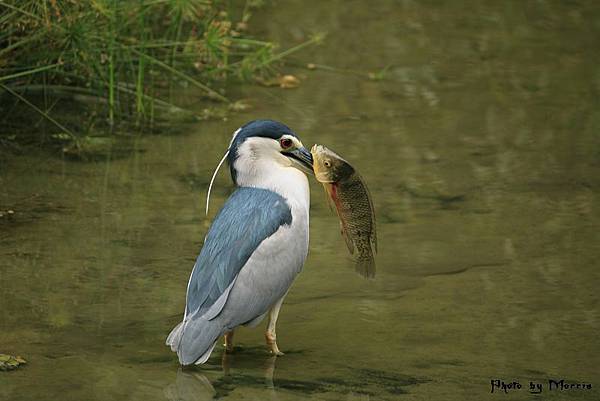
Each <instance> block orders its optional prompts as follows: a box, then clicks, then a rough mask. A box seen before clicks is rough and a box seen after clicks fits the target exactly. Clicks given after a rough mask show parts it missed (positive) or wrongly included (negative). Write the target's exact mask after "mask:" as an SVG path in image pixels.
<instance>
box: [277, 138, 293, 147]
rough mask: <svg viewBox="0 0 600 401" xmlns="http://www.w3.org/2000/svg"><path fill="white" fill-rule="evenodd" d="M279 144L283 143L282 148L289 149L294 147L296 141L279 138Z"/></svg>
mask: <svg viewBox="0 0 600 401" xmlns="http://www.w3.org/2000/svg"><path fill="white" fill-rule="evenodd" d="M279 144H280V145H281V148H282V149H287V148H291V147H292V145H293V144H294V141H292V140H291V139H290V138H281V139H280V140H279Z"/></svg>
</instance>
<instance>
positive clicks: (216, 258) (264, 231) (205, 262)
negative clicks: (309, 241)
mask: <svg viewBox="0 0 600 401" xmlns="http://www.w3.org/2000/svg"><path fill="white" fill-rule="evenodd" d="M291 223H292V213H291V210H290V207H289V206H288V204H287V202H286V201H285V199H284V198H283V197H282V196H280V195H279V194H277V193H275V192H273V191H269V190H266V189H260V188H250V187H242V188H238V189H237V190H236V191H235V192H234V193H233V194H232V195H231V196H230V197H229V199H228V200H227V202H226V203H225V205H224V206H223V208H222V209H221V210H220V211H219V213H218V214H217V216H216V217H215V220H214V221H213V223H212V225H211V227H210V229H209V230H208V234H207V236H206V240H205V242H204V245H203V247H202V250H201V251H200V255H199V256H198V259H197V260H196V264H195V265H194V270H193V271H192V276H191V277H190V281H189V284H188V290H187V302H186V316H191V315H196V316H202V315H204V314H206V313H207V312H208V311H209V309H210V308H211V307H212V306H213V305H215V303H217V301H218V300H219V302H221V303H224V302H225V299H224V298H226V297H227V296H226V294H225V296H223V297H221V295H224V293H225V292H226V291H229V289H230V285H231V284H232V283H233V282H234V280H235V278H236V277H237V275H238V273H239V271H240V270H241V269H242V267H243V266H244V265H245V264H246V262H247V261H248V259H249V258H250V256H251V255H252V253H253V252H254V250H255V249H256V248H257V247H258V245H259V244H260V243H261V242H263V241H264V240H265V239H266V238H268V237H270V236H271V235H272V234H274V233H275V232H276V231H277V230H278V229H279V227H281V226H282V225H284V224H285V225H290V224H291ZM222 306H223V305H220V307H219V306H217V308H216V309H218V310H217V313H218V312H219V311H220V309H221V308H222ZM214 309H215V308H213V310H212V311H211V314H213V316H211V317H210V318H209V319H211V318H213V317H214Z"/></svg>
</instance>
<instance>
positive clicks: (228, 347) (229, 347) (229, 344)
mask: <svg viewBox="0 0 600 401" xmlns="http://www.w3.org/2000/svg"><path fill="white" fill-rule="evenodd" d="M223 337H224V338H225V344H223V346H224V347H225V352H226V353H228V354H231V353H232V352H233V330H231V331H228V332H226V333H225V335H224V336H223Z"/></svg>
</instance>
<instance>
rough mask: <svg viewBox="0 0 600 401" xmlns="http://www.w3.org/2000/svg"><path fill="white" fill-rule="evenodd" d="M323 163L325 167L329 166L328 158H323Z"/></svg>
mask: <svg viewBox="0 0 600 401" xmlns="http://www.w3.org/2000/svg"><path fill="white" fill-rule="evenodd" d="M323 164H324V165H325V167H331V162H330V161H329V160H325V161H324V162H323Z"/></svg>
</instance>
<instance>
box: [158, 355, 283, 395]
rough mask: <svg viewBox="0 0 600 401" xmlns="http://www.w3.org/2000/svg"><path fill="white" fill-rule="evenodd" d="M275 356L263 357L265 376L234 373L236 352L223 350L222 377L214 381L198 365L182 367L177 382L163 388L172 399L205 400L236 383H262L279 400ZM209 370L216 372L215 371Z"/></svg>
mask: <svg viewBox="0 0 600 401" xmlns="http://www.w3.org/2000/svg"><path fill="white" fill-rule="evenodd" d="M276 360H277V357H275V356H269V357H267V358H266V359H265V360H264V363H263V372H264V379H262V378H260V377H259V376H254V375H246V374H239V373H236V374H235V375H234V374H232V368H235V356H232V355H229V354H227V353H223V356H222V358H221V367H222V370H223V374H222V375H221V376H220V377H216V378H215V379H213V381H212V382H211V381H210V380H209V379H208V377H207V376H206V375H205V374H204V373H203V372H202V371H201V370H200V369H199V368H196V367H191V368H179V370H178V371H177V377H176V379H175V383H172V384H170V385H168V386H167V387H166V388H165V389H164V393H165V396H166V397H167V399H168V400H170V401H205V400H213V399H215V398H221V397H223V396H226V395H227V394H228V393H230V392H231V391H233V390H235V388H236V387H240V386H243V385H247V386H252V387H257V386H258V387H263V388H264V389H265V390H267V391H268V392H269V393H271V394H270V398H271V399H274V400H276V399H278V397H277V395H276V394H275V393H276V392H275V385H274V382H273V375H274V373H275V361H276ZM206 372H207V373H208V372H210V373H213V372H214V371H206ZM210 373H208V374H210ZM211 376H212V375H211ZM261 382H262V383H264V384H262V383H261Z"/></svg>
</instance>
